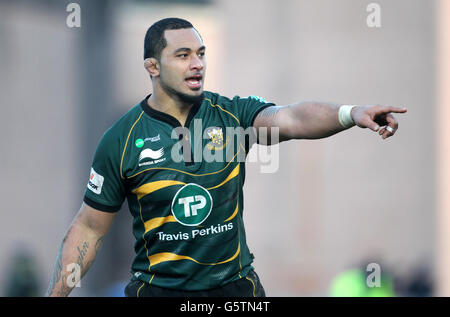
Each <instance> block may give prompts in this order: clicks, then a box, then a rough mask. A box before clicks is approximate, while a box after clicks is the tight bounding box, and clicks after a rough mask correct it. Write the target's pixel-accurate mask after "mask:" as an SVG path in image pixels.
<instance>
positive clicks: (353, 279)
mask: <svg viewBox="0 0 450 317" xmlns="http://www.w3.org/2000/svg"><path fill="white" fill-rule="evenodd" d="M370 263H375V262H365V264H364V265H362V266H360V267H358V268H355V269H349V270H347V271H344V272H342V273H340V274H338V275H337V276H336V278H335V279H334V280H333V281H332V283H331V287H330V295H331V296H333V297H394V296H395V291H394V283H393V279H392V278H391V276H390V274H389V273H387V272H386V271H384V270H380V272H375V271H372V269H370V268H369V266H368V265H369V264H370ZM375 264H376V263H375ZM376 265H378V264H376ZM372 274H379V279H380V280H379V285H370V284H369V283H368V280H369V281H370V280H371V275H372Z"/></svg>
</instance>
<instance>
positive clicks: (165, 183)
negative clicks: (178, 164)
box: [132, 180, 186, 200]
mask: <svg viewBox="0 0 450 317" xmlns="http://www.w3.org/2000/svg"><path fill="white" fill-rule="evenodd" d="M173 185H186V183H183V182H179V181H173V180H162V181H155V182H151V183H147V184H144V185H142V186H139V187H138V188H136V189H133V191H132V192H133V194H136V195H137V199H138V200H139V199H141V198H142V197H144V196H145V195H148V194H150V193H153V192H154V191H157V190H158V189H161V188H165V187H169V186H173Z"/></svg>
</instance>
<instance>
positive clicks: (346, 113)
mask: <svg viewBox="0 0 450 317" xmlns="http://www.w3.org/2000/svg"><path fill="white" fill-rule="evenodd" d="M353 107H356V105H342V106H340V107H339V123H340V124H341V125H342V126H343V127H344V128H350V127H353V126H354V125H355V122H354V121H353V119H352V116H351V115H350V112H351V111H352V109H353Z"/></svg>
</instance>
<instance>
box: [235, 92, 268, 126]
mask: <svg viewBox="0 0 450 317" xmlns="http://www.w3.org/2000/svg"><path fill="white" fill-rule="evenodd" d="M233 101H234V102H235V103H236V107H237V111H238V116H239V120H240V125H241V126H242V127H243V128H244V129H247V128H248V127H251V126H253V122H254V121H255V118H256V116H257V115H258V113H259V112H260V111H262V110H263V109H265V108H267V107H270V106H275V104H273V103H270V102H267V101H266V100H265V99H264V98H261V97H258V96H249V97H246V98H241V97H234V99H233Z"/></svg>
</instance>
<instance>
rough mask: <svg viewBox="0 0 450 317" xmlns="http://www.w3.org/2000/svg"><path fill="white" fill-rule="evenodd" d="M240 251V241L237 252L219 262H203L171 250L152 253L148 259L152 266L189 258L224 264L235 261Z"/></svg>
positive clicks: (194, 260) (190, 259)
mask: <svg viewBox="0 0 450 317" xmlns="http://www.w3.org/2000/svg"><path fill="white" fill-rule="evenodd" d="M240 252H241V244H240V243H239V244H238V248H237V250H236V253H235V254H234V255H233V256H232V257H231V258H229V259H226V260H224V261H221V262H217V263H202V262H199V261H197V260H196V259H194V258H191V257H190V256H187V255H179V254H176V253H171V252H161V253H156V254H153V255H150V256H149V257H148V259H149V260H150V267H152V266H154V265H157V264H160V263H163V262H169V261H180V260H189V261H193V262H195V263H197V264H200V265H219V264H224V263H227V262H231V261H233V260H234V259H235V258H237V256H238V255H239V253H240Z"/></svg>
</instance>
